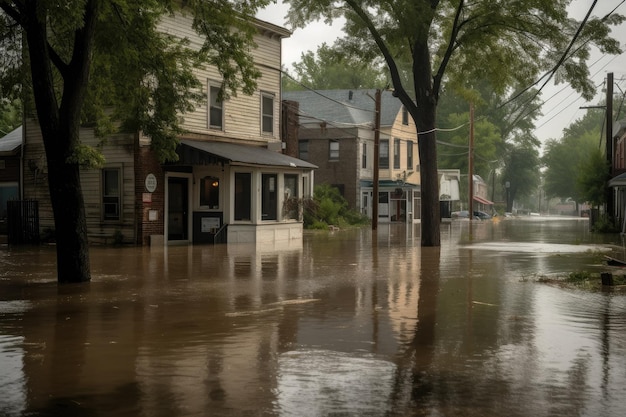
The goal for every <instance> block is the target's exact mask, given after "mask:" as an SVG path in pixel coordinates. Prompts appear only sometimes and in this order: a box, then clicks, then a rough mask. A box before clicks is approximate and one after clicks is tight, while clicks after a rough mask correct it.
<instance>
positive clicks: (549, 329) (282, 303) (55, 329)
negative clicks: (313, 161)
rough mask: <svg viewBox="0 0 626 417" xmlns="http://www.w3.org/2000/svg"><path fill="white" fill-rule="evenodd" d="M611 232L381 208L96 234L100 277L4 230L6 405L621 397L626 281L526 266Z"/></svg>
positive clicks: (526, 411)
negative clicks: (354, 222)
mask: <svg viewBox="0 0 626 417" xmlns="http://www.w3.org/2000/svg"><path fill="white" fill-rule="evenodd" d="M603 239H604V240H603ZM612 239H615V240H616V241H612ZM605 250H611V251H612V253H613V255H615V252H618V253H619V251H621V250H623V245H622V244H621V241H620V238H619V237H610V236H606V237H604V238H600V237H598V236H597V235H593V234H590V233H589V232H588V230H587V223H586V222H585V221H581V220H562V221H554V220H546V219H532V220H524V219H507V220H504V221H501V222H499V223H492V222H472V223H471V224H470V222H453V223H452V224H444V225H442V246H441V248H440V249H433V248H420V247H419V228H418V227H416V228H406V227H405V226H403V225H394V226H386V225H379V230H378V233H377V236H376V238H375V239H372V236H371V232H370V231H368V230H360V231H341V232H335V233H330V234H328V233H322V234H319V233H314V234H307V235H306V236H305V238H304V240H303V242H302V243H290V244H288V245H283V246H280V245H275V246H271V247H268V246H264V247H254V246H250V245H218V246H196V247H170V248H166V249H155V248H152V249H150V248H122V249H120V248H102V247H94V248H93V249H92V252H91V258H92V272H93V280H92V282H91V283H89V284H84V285H76V286H64V287H57V286H56V284H55V282H54V268H53V265H54V256H55V255H54V250H53V248H45V247H42V248H24V249H21V248H19V249H11V250H9V249H6V248H5V249H3V250H2V251H0V290H1V291H0V366H1V369H2V372H0V415H6V416H54V415H64V416H109V415H116V416H140V415H144V416H205V415H212V416H246V415H250V416H333V415H334V416H438V415H446V416H533V417H535V416H571V415H582V416H600V415H602V416H621V415H626V406H624V405H623V404H624V402H623V398H622V397H623V393H624V386H625V384H626V365H625V364H624V361H623V358H624V357H625V356H626V331H625V330H626V301H625V298H624V295H623V293H622V292H620V291H610V292H603V293H600V292H598V293H589V292H584V291H580V290H569V289H563V288H555V287H550V286H546V285H543V284H537V283H535V282H532V280H527V279H525V278H528V277H530V276H535V275H537V274H564V273H569V272H574V271H581V270H587V271H591V272H597V271H600V270H603V269H605V268H606V267H605V266H603V265H601V263H599V261H598V259H599V257H598V253H603V251H605ZM625 253H626V252H625ZM615 272H616V273H617V270H615Z"/></svg>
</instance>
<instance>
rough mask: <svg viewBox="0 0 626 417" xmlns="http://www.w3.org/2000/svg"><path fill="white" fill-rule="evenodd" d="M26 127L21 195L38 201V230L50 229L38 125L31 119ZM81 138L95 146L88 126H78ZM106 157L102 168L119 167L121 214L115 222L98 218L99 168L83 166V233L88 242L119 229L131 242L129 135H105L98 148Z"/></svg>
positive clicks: (43, 153)
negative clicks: (101, 144) (85, 233)
mask: <svg viewBox="0 0 626 417" xmlns="http://www.w3.org/2000/svg"><path fill="white" fill-rule="evenodd" d="M24 126H25V129H26V138H25V147H24V150H25V152H24V161H25V169H24V197H25V198H26V199H34V200H38V201H39V223H40V230H41V231H45V230H46V229H51V230H54V217H53V214H52V206H51V204H50V193H49V190H48V182H47V181H48V178H47V171H48V170H47V167H46V162H45V150H44V147H43V142H42V137H41V131H40V129H39V125H38V124H37V122H36V121H35V120H33V119H28V120H27V121H26V123H25V124H24ZM80 136H81V140H82V141H83V143H85V144H88V145H95V144H97V143H98V142H99V139H97V138H95V137H94V134H93V130H92V129H81V131H80ZM102 151H103V153H104V155H105V156H106V165H105V166H106V167H109V166H111V167H120V168H122V202H121V204H122V207H121V209H122V216H121V220H120V221H119V222H104V221H102V177H101V172H102V171H101V170H100V169H83V170H81V172H80V176H81V187H82V190H83V197H84V200H85V212H86V217H87V234H88V236H90V240H91V241H96V240H101V239H100V238H97V237H100V236H108V237H109V238H108V241H109V242H110V241H111V239H110V237H111V236H112V235H113V233H115V232H116V231H118V230H119V231H120V232H121V233H122V234H123V235H124V237H125V241H128V242H131V241H134V237H135V224H134V223H135V220H134V209H135V207H134V204H135V189H134V178H135V175H134V161H133V137H132V135H114V136H111V137H109V138H107V142H106V144H105V145H104V147H103V149H102Z"/></svg>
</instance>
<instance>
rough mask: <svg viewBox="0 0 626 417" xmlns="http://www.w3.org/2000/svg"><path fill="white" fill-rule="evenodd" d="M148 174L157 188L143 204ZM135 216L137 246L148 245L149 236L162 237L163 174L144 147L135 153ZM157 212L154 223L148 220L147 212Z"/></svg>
mask: <svg viewBox="0 0 626 417" xmlns="http://www.w3.org/2000/svg"><path fill="white" fill-rule="evenodd" d="M148 174H154V176H156V178H157V188H156V190H155V191H154V192H153V193H152V194H151V198H152V201H151V202H144V201H143V197H144V194H149V193H148V190H146V186H145V181H146V176H147V175H148ZM135 209H136V210H135V215H136V216H137V221H136V223H137V225H138V228H139V230H138V231H137V239H138V242H137V244H139V245H148V244H150V235H163V234H164V233H165V226H164V219H165V173H164V172H163V169H162V167H161V164H160V163H159V161H157V159H156V157H155V155H154V153H153V152H152V151H151V150H150V148H148V147H146V146H137V150H136V152H135ZM150 210H157V212H158V218H157V220H156V221H149V220H148V212H149V211H150Z"/></svg>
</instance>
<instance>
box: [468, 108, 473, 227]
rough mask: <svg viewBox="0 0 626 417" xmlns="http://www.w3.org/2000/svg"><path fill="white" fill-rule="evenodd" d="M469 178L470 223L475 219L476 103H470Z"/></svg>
mask: <svg viewBox="0 0 626 417" xmlns="http://www.w3.org/2000/svg"><path fill="white" fill-rule="evenodd" d="M467 176H468V177H469V179H468V181H469V184H468V185H469V204H468V206H467V217H469V219H470V221H471V220H472V218H473V217H474V103H470V134H469V163H468V169H467Z"/></svg>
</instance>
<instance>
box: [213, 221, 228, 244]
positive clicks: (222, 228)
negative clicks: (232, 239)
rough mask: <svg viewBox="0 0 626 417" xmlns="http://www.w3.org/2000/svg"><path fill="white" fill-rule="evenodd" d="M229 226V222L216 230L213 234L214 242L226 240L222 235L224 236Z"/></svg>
mask: <svg viewBox="0 0 626 417" xmlns="http://www.w3.org/2000/svg"><path fill="white" fill-rule="evenodd" d="M227 227H228V223H224V224H223V225H222V227H220V228H219V229H218V230H217V232H215V235H213V244H216V243H224V242H225V240H223V239H222V238H221V236H222V232H223V231H224V230H226V228H227Z"/></svg>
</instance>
